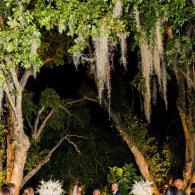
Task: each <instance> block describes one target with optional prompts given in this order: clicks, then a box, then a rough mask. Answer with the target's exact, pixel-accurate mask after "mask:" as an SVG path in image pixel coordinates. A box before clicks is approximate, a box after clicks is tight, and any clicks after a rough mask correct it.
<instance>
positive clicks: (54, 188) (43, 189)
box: [37, 180, 64, 195]
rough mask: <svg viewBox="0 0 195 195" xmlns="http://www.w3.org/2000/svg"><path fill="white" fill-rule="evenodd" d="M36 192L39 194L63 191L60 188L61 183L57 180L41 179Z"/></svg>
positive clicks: (55, 194)
mask: <svg viewBox="0 0 195 195" xmlns="http://www.w3.org/2000/svg"><path fill="white" fill-rule="evenodd" d="M37 192H38V193H39V194H40V195H62V194H64V191H63V189H62V184H61V183H60V182H59V181H52V180H49V181H47V182H46V181H43V180H42V181H41V182H40V185H39V186H38V189H37Z"/></svg>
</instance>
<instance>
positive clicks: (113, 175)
mask: <svg viewBox="0 0 195 195" xmlns="http://www.w3.org/2000/svg"><path fill="white" fill-rule="evenodd" d="M109 170H110V172H109V173H108V176H107V178H108V182H109V183H118V185H119V188H120V192H121V194H124V195H127V194H129V192H130V189H131V187H132V185H133V183H134V182H135V181H136V180H139V179H140V177H139V176H138V174H137V172H136V169H135V168H134V165H133V164H125V165H124V166H123V167H122V168H120V167H116V166H115V167H110V168H109Z"/></svg>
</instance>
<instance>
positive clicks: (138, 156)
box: [111, 112, 160, 195]
mask: <svg viewBox="0 0 195 195" xmlns="http://www.w3.org/2000/svg"><path fill="white" fill-rule="evenodd" d="M111 119H112V121H113V122H114V124H115V127H116V129H117V130H118V132H119V133H120V135H121V137H122V138H123V140H124V141H125V142H126V144H127V146H128V147H129V149H130V151H131V152H132V154H133V155H134V158H135V162H136V164H137V166H138V168H139V171H140V173H141V174H142V176H143V177H144V179H145V180H148V181H149V182H151V183H152V187H153V194H154V195H159V194H160V192H159V189H158V186H157V184H156V182H155V179H154V176H153V174H152V173H151V172H150V169H149V166H148V163H147V161H146V159H145V158H144V156H143V154H142V153H141V151H140V150H139V148H138V147H137V146H136V145H135V144H134V143H133V142H132V141H131V140H132V139H131V137H130V136H129V135H128V134H127V133H126V132H125V131H123V129H122V128H121V126H120V124H119V121H118V119H117V116H116V115H115V114H114V113H113V112H111Z"/></svg>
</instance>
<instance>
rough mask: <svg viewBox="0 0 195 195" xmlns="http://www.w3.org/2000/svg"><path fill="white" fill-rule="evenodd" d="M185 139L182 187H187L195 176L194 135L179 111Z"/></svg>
mask: <svg viewBox="0 0 195 195" xmlns="http://www.w3.org/2000/svg"><path fill="white" fill-rule="evenodd" d="M179 114H180V118H181V122H182V126H183V131H184V137H185V167H184V170H183V178H184V185H185V187H186V188H188V187H189V185H190V183H191V182H193V181H192V180H193V179H194V175H195V133H194V132H192V131H191V128H190V119H189V118H188V117H187V115H186V114H185V113H184V112H183V111H181V109H180V110H179Z"/></svg>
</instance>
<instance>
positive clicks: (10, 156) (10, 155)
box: [6, 109, 15, 183]
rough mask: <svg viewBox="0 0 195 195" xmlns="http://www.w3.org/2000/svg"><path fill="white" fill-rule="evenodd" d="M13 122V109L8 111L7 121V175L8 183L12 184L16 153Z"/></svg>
mask: <svg viewBox="0 0 195 195" xmlns="http://www.w3.org/2000/svg"><path fill="white" fill-rule="evenodd" d="M13 121H14V116H13V112H12V110H11V109H9V111H8V120H7V130H8V132H7V169H6V171H7V173H6V181H7V183H10V180H11V175H12V171H13V165H14V151H15V143H14V137H13Z"/></svg>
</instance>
